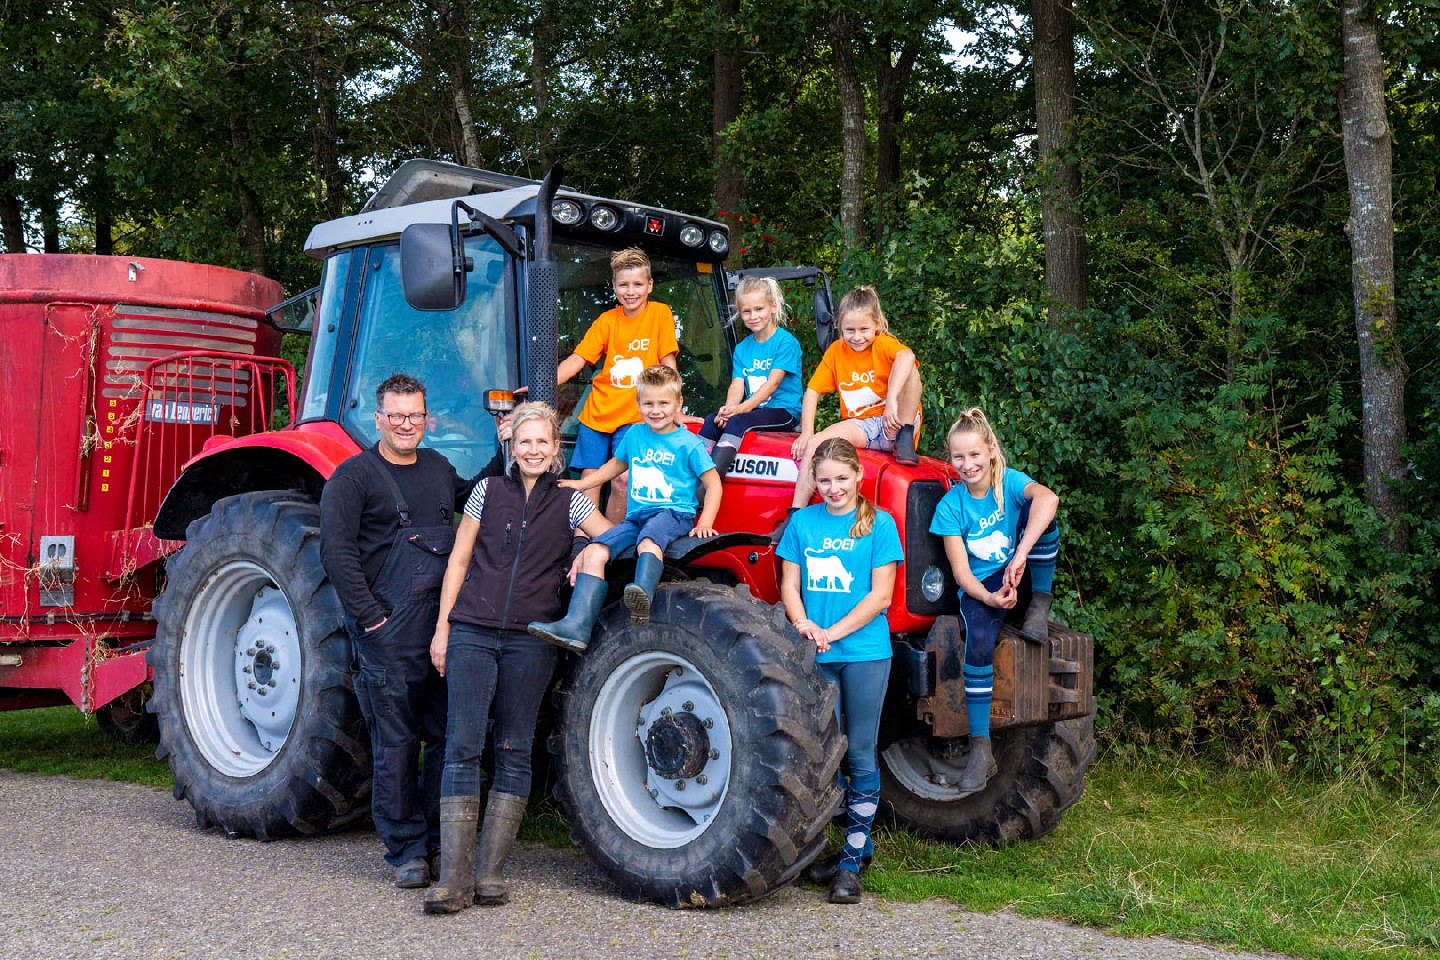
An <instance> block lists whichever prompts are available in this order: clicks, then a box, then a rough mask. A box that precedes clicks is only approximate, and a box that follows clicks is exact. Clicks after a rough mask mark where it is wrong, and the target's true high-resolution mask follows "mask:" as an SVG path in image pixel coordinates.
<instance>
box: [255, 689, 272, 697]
mask: <svg viewBox="0 0 1440 960" xmlns="http://www.w3.org/2000/svg"><path fill="white" fill-rule="evenodd" d="M255 692H256V693H258V694H260V696H262V697H263V696H265V694H267V693H269V692H270V691H269V690H267V689H265V688H264V687H261V688H260V689H259V690H256V691H255Z"/></svg>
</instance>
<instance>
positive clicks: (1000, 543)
mask: <svg viewBox="0 0 1440 960" xmlns="http://www.w3.org/2000/svg"><path fill="white" fill-rule="evenodd" d="M965 545H966V546H967V547H969V548H970V552H971V553H972V554H974V555H975V556H977V557H979V558H980V559H981V560H989V561H991V562H998V561H1001V560H1004V559H1005V558H1006V557H1008V556H1009V555H1010V538H1009V537H1007V536H1005V534H1003V533H1001V532H1000V531H999V530H991V531H990V532H989V533H987V534H985V536H983V537H972V538H970V539H968V540H966V541H965Z"/></svg>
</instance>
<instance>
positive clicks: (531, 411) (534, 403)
mask: <svg viewBox="0 0 1440 960" xmlns="http://www.w3.org/2000/svg"><path fill="white" fill-rule="evenodd" d="M531 420H541V421H543V422H545V423H547V424H549V426H550V436H551V437H552V438H553V439H554V440H555V441H556V446H557V447H558V446H559V441H560V415H559V414H557V413H556V412H555V408H554V407H552V406H550V404H548V403H541V402H540V401H539V400H531V401H529V402H527V403H522V404H520V405H519V406H517V407H516V408H515V409H514V410H513V411H511V413H510V439H511V444H510V463H511V465H512V466H513V465H514V463H515V444H514V439H515V434H517V433H519V432H520V428H521V427H522V426H524V425H525V424H527V423H529V422H530V421H531ZM550 472H551V473H564V472H565V456H564V454H562V453H561V452H560V451H559V450H558V449H557V450H556V451H555V456H554V457H552V458H550Z"/></svg>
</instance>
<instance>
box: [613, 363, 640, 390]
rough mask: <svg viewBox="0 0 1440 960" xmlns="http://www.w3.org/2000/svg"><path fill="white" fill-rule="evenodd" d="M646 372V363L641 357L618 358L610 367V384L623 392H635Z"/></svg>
mask: <svg viewBox="0 0 1440 960" xmlns="http://www.w3.org/2000/svg"><path fill="white" fill-rule="evenodd" d="M644 370H645V361H644V360H641V359H640V358H639V357H616V358H615V362H614V363H612V364H611V365H610V383H611V385H612V386H616V387H619V388H620V389H622V390H634V389H635V384H637V383H639V382H640V374H641V373H642V372H643V371H644Z"/></svg>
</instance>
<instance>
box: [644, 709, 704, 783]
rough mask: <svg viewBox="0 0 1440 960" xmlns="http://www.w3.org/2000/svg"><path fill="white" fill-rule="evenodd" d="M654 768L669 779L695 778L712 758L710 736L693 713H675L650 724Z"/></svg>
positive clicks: (647, 739)
mask: <svg viewBox="0 0 1440 960" xmlns="http://www.w3.org/2000/svg"><path fill="white" fill-rule="evenodd" d="M645 756H646V758H647V759H648V760H649V761H650V769H651V770H654V771H655V772H656V773H658V774H659V775H660V776H662V777H664V778H666V779H667V780H677V779H688V778H690V777H694V776H695V775H696V774H698V773H699V772H700V771H701V770H704V769H705V764H706V763H707V762H708V761H709V759H710V737H709V735H708V734H706V733H705V724H704V721H702V720H701V719H700V718H699V717H697V716H695V714H693V713H671V714H666V715H664V716H661V717H660V718H659V719H658V720H656V721H655V722H654V723H652V724H651V725H650V732H649V733H648V734H646V736H645Z"/></svg>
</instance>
